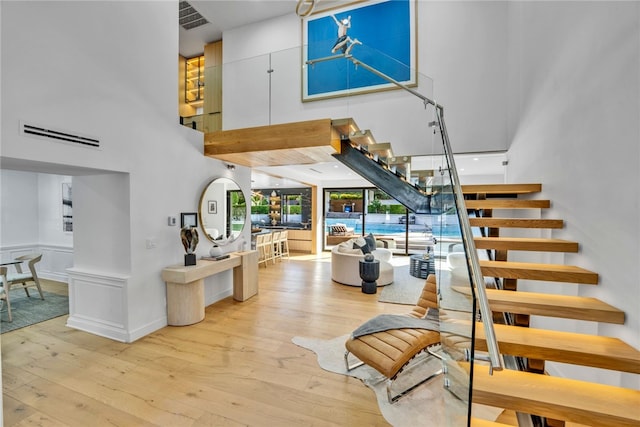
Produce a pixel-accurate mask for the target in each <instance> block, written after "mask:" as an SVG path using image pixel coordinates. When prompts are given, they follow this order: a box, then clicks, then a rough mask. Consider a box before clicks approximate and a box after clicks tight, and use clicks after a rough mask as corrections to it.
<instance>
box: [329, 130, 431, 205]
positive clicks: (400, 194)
mask: <svg viewBox="0 0 640 427" xmlns="http://www.w3.org/2000/svg"><path fill="white" fill-rule="evenodd" d="M332 155H333V157H335V158H336V159H337V160H339V161H340V162H342V163H343V164H344V165H346V166H348V167H349V168H351V169H352V170H353V171H354V172H356V173H357V174H358V175H360V176H362V177H363V178H364V179H366V180H367V181H369V182H370V183H372V184H373V185H375V186H376V187H378V188H379V189H381V190H382V191H384V192H385V193H387V194H390V195H392V196H393V198H394V199H395V200H397V201H398V202H399V203H401V204H402V205H403V206H404V207H406V208H407V209H409V210H411V211H413V212H415V213H417V214H428V213H431V196H430V195H428V194H427V193H426V192H425V191H423V190H422V189H419V188H418V187H416V186H414V185H412V184H411V183H410V182H408V181H405V180H404V179H402V178H400V177H399V176H398V175H396V174H395V173H393V172H391V171H390V170H389V169H387V168H385V167H384V166H383V165H381V164H380V163H378V162H376V161H374V160H373V159H371V158H369V157H367V156H366V155H365V154H364V153H363V152H362V151H360V150H358V149H357V148H354V147H353V146H352V145H351V143H350V142H349V141H348V140H343V141H342V143H341V150H340V153H335V154H332Z"/></svg>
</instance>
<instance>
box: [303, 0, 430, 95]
mask: <svg viewBox="0 0 640 427" xmlns="http://www.w3.org/2000/svg"><path fill="white" fill-rule="evenodd" d="M415 9H416V2H415V1H414V0H385V1H368V2H359V3H355V4H352V5H350V6H345V7H341V8H334V9H329V10H326V11H322V12H317V13H313V14H312V15H310V16H309V17H305V18H303V29H302V37H303V41H302V43H303V46H302V50H303V55H302V56H303V67H302V69H303V78H302V83H303V84H302V86H303V88H302V89H303V90H302V100H303V101H311V100H316V99H324V98H332V97H336V96H348V95H354V94H357V93H363V92H371V91H376V90H384V89H390V88H396V86H395V85H393V84H391V83H389V82H388V81H387V80H385V79H383V78H381V77H379V76H376V75H375V74H374V73H371V72H370V71H367V70H366V69H364V68H363V67H357V66H356V65H355V64H354V62H353V61H351V60H349V58H351V57H353V58H357V60H358V61H361V62H363V63H365V64H367V65H368V66H370V67H373V68H375V69H376V70H378V71H380V72H381V73H383V74H385V75H387V76H389V77H391V78H392V79H394V80H396V81H398V82H400V83H402V84H405V85H407V86H411V85H415V83H416V72H417V70H416V46H415V44H416V30H415V22H416V17H415V13H416V10H415Z"/></svg>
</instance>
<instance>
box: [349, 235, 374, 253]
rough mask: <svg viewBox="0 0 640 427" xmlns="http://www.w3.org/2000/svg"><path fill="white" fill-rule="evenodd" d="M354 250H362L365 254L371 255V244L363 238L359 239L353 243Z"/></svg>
mask: <svg viewBox="0 0 640 427" xmlns="http://www.w3.org/2000/svg"><path fill="white" fill-rule="evenodd" d="M353 249H360V250H361V251H362V253H363V254H368V253H371V249H369V244H368V243H367V241H366V240H365V239H364V238H363V237H359V238H357V239H356V240H354V242H353Z"/></svg>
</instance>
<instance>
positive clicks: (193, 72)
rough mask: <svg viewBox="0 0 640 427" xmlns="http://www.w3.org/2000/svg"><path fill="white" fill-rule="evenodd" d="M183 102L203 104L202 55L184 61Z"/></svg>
mask: <svg viewBox="0 0 640 427" xmlns="http://www.w3.org/2000/svg"><path fill="white" fill-rule="evenodd" d="M184 79H185V80H184V100H185V102H187V103H189V104H192V105H193V104H194V103H200V104H202V103H203V102H204V55H201V56H196V57H194V58H188V59H186V60H185V76H184Z"/></svg>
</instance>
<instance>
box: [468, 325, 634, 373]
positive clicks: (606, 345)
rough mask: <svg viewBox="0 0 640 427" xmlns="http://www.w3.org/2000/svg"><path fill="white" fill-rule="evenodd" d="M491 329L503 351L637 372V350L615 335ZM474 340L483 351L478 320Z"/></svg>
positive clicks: (483, 344)
mask: <svg viewBox="0 0 640 427" xmlns="http://www.w3.org/2000/svg"><path fill="white" fill-rule="evenodd" d="M494 328H495V331H496V337H497V339H498V345H499V347H500V352H501V353H503V354H510V355H513V356H524V357H529V358H533V359H540V360H552V361H555V362H562V363H571V364H574V365H583V366H591V367H595V368H602V369H611V370H615V371H621V372H631V373H634V374H639V373H640V351H638V350H636V349H635V348H633V347H632V346H630V345H629V344H627V343H625V342H624V341H621V340H619V339H618V338H612V337H603V336H599V335H588V334H577V333H574V332H561V331H552V330H546V329H535V328H523V327H520V326H509V325H499V324H495V325H494ZM476 343H477V347H476V348H477V349H478V350H486V343H485V339H484V328H483V326H482V324H481V323H479V324H478V326H476Z"/></svg>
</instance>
